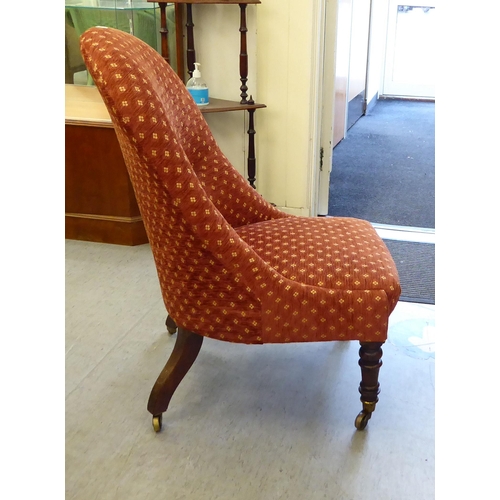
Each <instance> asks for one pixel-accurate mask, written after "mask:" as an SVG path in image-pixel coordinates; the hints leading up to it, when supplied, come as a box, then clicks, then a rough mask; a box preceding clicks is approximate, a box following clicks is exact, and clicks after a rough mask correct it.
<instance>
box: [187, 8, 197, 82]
mask: <svg viewBox="0 0 500 500" xmlns="http://www.w3.org/2000/svg"><path fill="white" fill-rule="evenodd" d="M186 9H187V19H186V30H187V50H186V58H187V70H188V73H189V78H192V76H193V71H194V63H195V62H196V52H195V50H194V23H193V6H192V4H190V3H188V4H186Z"/></svg>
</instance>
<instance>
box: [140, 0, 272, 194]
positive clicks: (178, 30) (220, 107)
mask: <svg viewBox="0 0 500 500" xmlns="http://www.w3.org/2000/svg"><path fill="white" fill-rule="evenodd" d="M147 1H148V2H150V3H158V4H159V7H160V25H161V27H160V35H161V54H162V56H163V58H164V59H165V60H166V61H167V62H168V63H169V64H170V52H169V47H168V39H167V36H168V28H167V21H166V20H167V18H166V8H167V4H172V3H173V4H175V34H176V50H177V53H176V55H177V74H178V75H179V77H180V78H181V80H182V81H183V82H184V83H186V78H188V77H187V75H189V78H190V77H191V76H192V74H193V71H194V63H195V62H197V61H196V49H195V44H194V23H193V11H192V6H193V4H212V5H215V4H217V5H224V4H228V5H238V6H239V8H240V26H239V31H240V56H239V58H240V82H241V86H240V89H239V90H240V97H241V99H240V101H227V100H222V99H215V98H213V97H210V104H209V105H208V106H200V110H201V112H202V113H222V112H227V111H247V112H248V116H249V119H248V130H247V134H248V158H247V172H248V182H249V183H250V185H251V186H252V187H254V188H255V181H256V177H255V176H256V158H255V133H256V131H255V128H254V113H255V110H256V109H259V108H265V107H266V105H265V104H259V103H256V102H254V100H253V98H252V96H250V98H249V97H248V93H247V91H248V87H247V81H248V53H247V31H248V30H247V25H246V8H247V5H249V4H260V3H261V2H260V0H184V1H178V0H174V1H170V2H167V1H161V0H160V1H158V0H147ZM184 6H185V9H184ZM184 19H185V25H184ZM184 26H185V27H186V38H187V48H186V62H187V65H185V62H184V53H183V52H184V50H183V47H184V39H183V37H184Z"/></svg>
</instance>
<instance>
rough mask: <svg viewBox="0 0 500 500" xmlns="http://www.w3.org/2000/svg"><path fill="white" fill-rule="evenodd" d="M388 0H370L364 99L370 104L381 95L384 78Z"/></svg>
mask: <svg viewBox="0 0 500 500" xmlns="http://www.w3.org/2000/svg"><path fill="white" fill-rule="evenodd" d="M388 8H389V0H372V9H371V27H370V45H369V54H368V55H369V62H368V81H367V82H368V87H367V89H366V98H367V100H368V102H370V101H371V100H372V99H373V97H374V96H376V95H377V92H379V93H381V89H382V82H383V77H384V62H385V46H386V35H387V16H388Z"/></svg>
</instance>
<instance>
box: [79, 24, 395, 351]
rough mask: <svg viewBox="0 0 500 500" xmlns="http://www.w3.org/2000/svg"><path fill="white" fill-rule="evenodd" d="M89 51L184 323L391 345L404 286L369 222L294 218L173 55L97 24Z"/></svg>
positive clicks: (169, 303)
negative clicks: (248, 166)
mask: <svg viewBox="0 0 500 500" xmlns="http://www.w3.org/2000/svg"><path fill="white" fill-rule="evenodd" d="M80 48H81V51H82V54H83V57H84V60H85V63H86V65H87V68H88V69H89V72H90V74H91V76H92V77H93V79H94V82H95V84H96V86H97V88H98V89H99V92H100V93H101V95H102V97H103V99H104V102H105V104H106V106H107V107H108V110H109V113H110V115H111V118H112V120H113V124H114V126H115V130H116V134H117V137H118V140H119V143H120V146H121V148H122V152H123V156H124V159H125V163H126V165H127V169H128V171H129V174H130V178H131V180H132V184H133V186H134V190H135V194H136V198H137V202H138V204H139V208H140V210H141V214H142V217H143V220H144V224H145V227H146V231H147V233H148V237H149V241H150V244H151V248H152V251H153V255H154V259H155V263H156V267H157V271H158V277H159V280H160V285H161V289H162V294H163V299H164V302H165V306H166V308H167V310H168V312H169V314H170V316H171V317H172V318H173V319H174V320H175V321H176V323H177V325H178V326H181V327H183V328H185V329H188V330H191V331H193V332H196V333H199V334H201V335H205V336H208V337H213V338H217V339H222V340H227V341H231V342H244V343H267V342H304V341H315V340H361V341H378V342H383V341H384V340H386V338H387V326H388V318H389V315H390V313H391V312H392V310H393V309H394V307H395V305H396V303H397V301H398V298H399V295H400V291H401V290H400V286H399V281H398V275H397V271H396V267H395V265H394V262H393V261H392V258H391V256H390V254H389V251H388V250H387V248H386V246H385V245H384V243H383V242H382V240H381V239H380V238H379V236H378V235H377V234H376V232H375V230H374V229H373V228H372V227H371V225H370V224H369V223H368V222H365V221H362V220H358V219H351V218H306V217H295V216H290V215H287V214H285V213H283V212H281V211H280V210H278V209H277V208H275V207H273V206H272V205H271V204H270V203H268V202H267V201H266V200H264V198H262V196H260V195H259V194H258V193H257V192H256V190H255V189H253V188H252V187H251V186H250V185H249V184H248V183H247V182H246V181H245V179H244V178H243V177H242V176H241V175H240V174H239V173H238V172H237V171H236V170H235V169H234V168H233V167H232V165H231V164H230V163H229V161H228V160H227V158H226V157H225V156H224V155H223V153H222V152H221V151H220V149H219V147H218V146H217V144H216V142H215V140H214V138H213V136H212V134H211V133H210V130H209V128H208V126H207V124H206V122H205V120H204V118H203V116H202V114H201V112H200V110H199V109H198V107H197V106H196V105H195V104H194V101H193V100H192V98H191V96H190V94H189V93H188V92H187V90H186V89H185V87H184V85H183V83H182V81H181V80H180V79H179V78H178V76H177V75H176V74H175V72H174V71H173V70H172V69H171V68H170V66H169V65H168V64H167V63H166V62H165V61H164V60H163V58H162V57H161V56H160V55H159V54H158V53H157V52H156V51H154V50H153V49H151V48H150V47H149V46H148V45H146V44H145V43H143V42H142V41H141V40H139V39H138V38H135V37H133V36H131V35H129V34H126V33H124V32H121V31H118V30H115V29H112V28H91V29H89V30H88V31H86V32H85V33H84V34H83V35H82V37H81V41H80Z"/></svg>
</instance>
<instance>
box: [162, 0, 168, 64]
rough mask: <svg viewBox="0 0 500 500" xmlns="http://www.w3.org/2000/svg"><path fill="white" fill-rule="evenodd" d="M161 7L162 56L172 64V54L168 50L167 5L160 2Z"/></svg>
mask: <svg viewBox="0 0 500 500" xmlns="http://www.w3.org/2000/svg"><path fill="white" fill-rule="evenodd" d="M159 6H160V37H161V55H162V56H163V59H165V61H167V62H168V64H170V53H169V50H168V27H167V4H166V3H165V2H159Z"/></svg>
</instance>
